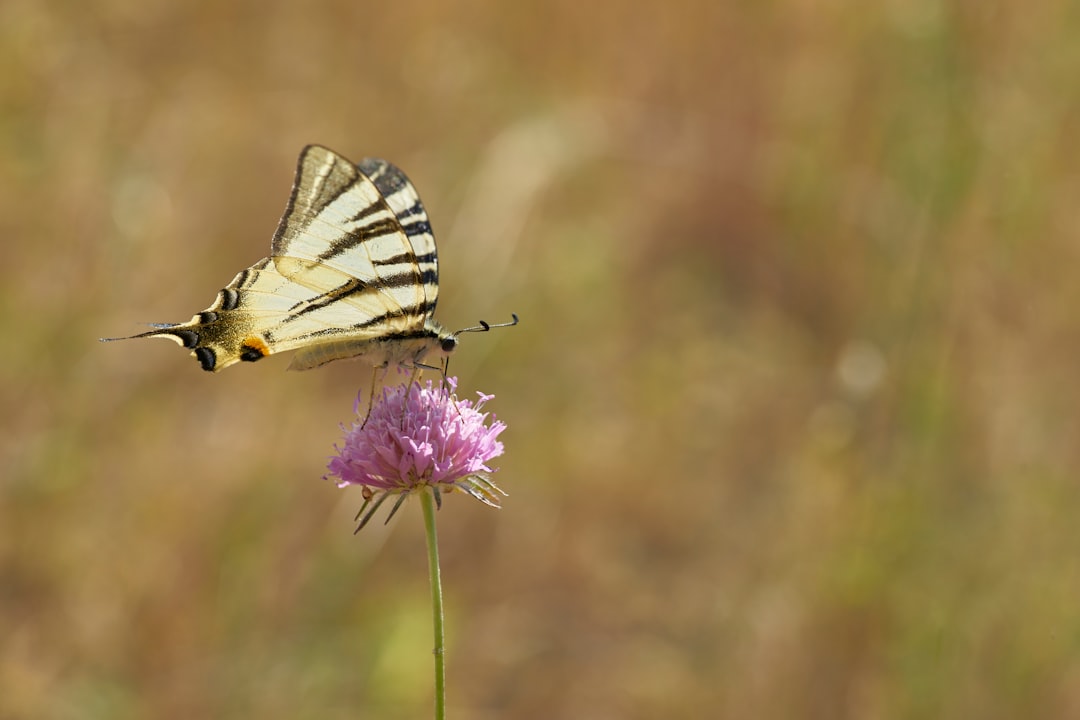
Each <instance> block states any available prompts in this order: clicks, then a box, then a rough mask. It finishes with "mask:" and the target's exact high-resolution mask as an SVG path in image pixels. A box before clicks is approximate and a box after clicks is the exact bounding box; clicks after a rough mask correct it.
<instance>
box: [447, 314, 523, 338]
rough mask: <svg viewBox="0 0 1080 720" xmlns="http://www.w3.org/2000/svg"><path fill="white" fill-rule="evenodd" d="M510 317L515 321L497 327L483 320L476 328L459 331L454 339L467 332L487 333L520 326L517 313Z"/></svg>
mask: <svg viewBox="0 0 1080 720" xmlns="http://www.w3.org/2000/svg"><path fill="white" fill-rule="evenodd" d="M510 317H512V318H514V319H513V320H511V321H510V322H504V323H497V324H495V325H492V324H491V323H489V322H484V321H483V320H481V321H480V324H479V325H475V326H473V327H467V328H462V329H461V330H458V331H457V332H455V333H454V337H457V336H458V335H460V334H461V333H467V332H487V331H488V330H491V329H492V328H501V327H514V326H515V325H517V324H518V322H520V321H519V320H518V316H517V313H510Z"/></svg>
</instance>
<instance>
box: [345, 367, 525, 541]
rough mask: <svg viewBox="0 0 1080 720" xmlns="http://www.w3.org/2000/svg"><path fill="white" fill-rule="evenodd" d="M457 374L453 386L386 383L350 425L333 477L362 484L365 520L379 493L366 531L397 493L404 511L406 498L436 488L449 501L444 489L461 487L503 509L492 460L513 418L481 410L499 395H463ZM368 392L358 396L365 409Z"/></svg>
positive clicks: (438, 498)
mask: <svg viewBox="0 0 1080 720" xmlns="http://www.w3.org/2000/svg"><path fill="white" fill-rule="evenodd" d="M456 387H457V378H448V379H447V381H446V383H445V385H444V384H440V385H437V386H436V385H433V384H432V382H431V381H430V380H429V381H428V382H427V384H426V385H421V384H419V383H417V382H412V383H409V384H407V385H397V386H394V387H388V388H384V389H383V392H382V395H381V396H380V397H378V398H376V399H375V401H374V403H373V407H372V408H371V411H370V413H369V414H368V416H367V419H366V420H364V421H361V422H354V423H353V425H352V427H351V428H345V427H344V426H342V429H343V430H345V439H344V444H343V445H342V446H340V447H339V446H335V447H334V449H335V450H336V451H337V455H335V456H334V457H332V458H331V459H330V462H329V464H328V465H327V469H328V470H329V472H328V473H327V477H336V478H337V479H338V487H345V486H347V485H361V486H363V487H364V498H365V500H366V502H365V503H364V506H363V507H362V508H360V513H359V514H358V515H357V517H358V518H359V517H360V515H361V514H363V513H364V510H365V509H367V508H368V506H369V505H370V504H371V502H372V500H373V499H375V497H376V496H378V498H377V499H375V504H374V506H373V507H372V508H371V509H370V511H368V512H367V514H366V515H364V518H363V520H361V521H360V526H359V527H358V528H357V530H359V529H360V528H362V527H363V526H364V525H365V524H367V522H368V520H370V519H371V516H372V515H374V514H375V511H376V510H378V509H379V506H380V505H381V504H382V503H383V502H384V501H385V500H386V498H387V497H389V496H390V495H399V497H398V501H397V503H396V504H395V505H394V508H393V510H391V511H390V515H389V517H387V520H388V521H389V519H390V517H393V515H394V513H395V512H397V509H398V507H400V506H401V503H402V502H403V501H404V499H405V498H406V497H407V496H408V495H409V494H410V493H412V492H414V491H416V490H422V489H424V488H425V487H431V488H432V489H433V490H434V491H435V500H436V502H437V503H438V504H439V505H440V506H441V504H442V497H441V494H440V493H441V491H449V490H451V489H453V488H458V489H460V490H463V491H464V492H466V493H468V494H469V495H472V496H473V497H474V498H476V499H477V500H479V501H480V502H483V503H485V504H487V505H491V506H492V507H499V496H500V495H502V496H505V495H506V493H504V492H503V491H502V490H500V489H499V487H498V486H496V485H495V483H493V482H492V481H491V479H490V476H489V474H490V473H492V472H494V470H493V469H492V468H490V467H488V464H487V463H488V461H490V460H491V459H492V458H494V457H498V456H499V455H502V453H503V444H502V443H501V442H499V441H498V440H496V438H497V437H498V436H499V433H501V432H502V431H503V430H505V429H506V425H505V423H502V422H499V421H498V420H496V419H495V417H494V416H491V418H490V420H491V422H490V424H488V419H489V417H488V414H487V413H484V412H481V408H483V406H484V404H485V403H487V402H488V401H489V400H491V399H492V397H493V396H492V395H484V394H483V393H477V394H478V395H479V396H480V399H479V400H478V401H477V402H476V403H473V402H472V401H470V400H459V399H458V398H457V397H456V396H455V394H454V392H453V391H454V389H455V388H456ZM362 397H363V393H360V395H358V396H357V399H356V405H355V408H356V410H357V413H358V414H359V408H360V404H361V398H362Z"/></svg>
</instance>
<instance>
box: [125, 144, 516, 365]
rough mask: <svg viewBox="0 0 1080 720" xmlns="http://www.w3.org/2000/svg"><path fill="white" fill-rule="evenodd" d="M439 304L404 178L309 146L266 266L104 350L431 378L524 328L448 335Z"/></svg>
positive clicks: (426, 236)
mask: <svg viewBox="0 0 1080 720" xmlns="http://www.w3.org/2000/svg"><path fill="white" fill-rule="evenodd" d="M438 299H439V261H438V255H437V253H436V250H435V237H434V235H433V234H432V231H431V225H430V223H429V221H428V215H427V212H425V210H424V206H423V204H421V202H420V196H419V195H418V194H417V192H416V189H415V188H414V187H413V185H412V183H411V182H409V179H408V178H407V177H406V176H405V173H403V172H402V171H401V170H399V169H398V168H397V167H395V166H394V165H391V164H390V163H388V162H386V161H385V160H380V159H377V158H367V159H365V160H363V161H362V162H360V164H359V165H354V164H353V163H351V162H350V161H348V160H346V159H345V158H344V157H342V156H341V155H338V154H337V153H335V152H334V151H332V150H329V149H327V148H325V147H321V146H319V145H308V146H307V147H305V148H304V149H303V150H302V151H301V153H300V159H299V161H298V163H297V169H296V179H295V181H294V182H293V189H292V195H291V196H290V198H289V204H288V205H287V206H286V208H285V213H284V215H283V216H282V218H281V221H280V222H279V223H278V228H277V231H276V232H275V233H274V237H273V240H272V241H271V243H270V257H268V258H264V259H262V260H260V261H259V262H257V263H255V264H254V265H252V266H251V267H249V268H247V269H246V270H242V271H241V272H240V273H239V274H238V275H237V276H236V277H235V278H233V280H232V282H230V283H229V284H228V285H226V286H225V287H224V288H223V289H222V290H221V291H220V292H219V293H218V294H217V298H216V299H215V300H214V303H213V305H211V306H210V307H208V308H207V309H206V310H203V311H202V312H200V313H198V314H197V315H195V316H194V317H192V318H191V320H189V321H188V322H186V323H165V324H154V325H153V329H152V330H149V331H148V332H144V333H139V334H138V335H132V336H130V337H127V338H104V339H105V340H130V339H135V338H166V339H169V340H172V341H174V342H176V343H179V344H180V345H182V346H183V347H185V348H190V349H191V351H192V352H191V354H192V355H193V356H194V357H195V359H196V360H198V361H199V364H200V365H201V366H202V369H203V370H207V371H211V372H217V371H219V370H222V369H224V368H227V367H229V366H230V365H234V364H236V363H238V362H255V361H256V360H261V359H262V358H264V357H267V356H268V355H273V354H275V353H279V352H284V351H287V350H296V351H297V352H296V354H295V355H294V356H293V359H292V362H291V364H290V365H289V369H290V370H307V369H310V368H314V367H318V366H320V365H325V364H326V363H328V362H331V361H334V360H341V359H345V358H358V359H361V360H364V361H365V362H367V363H368V364H370V365H372V366H374V367H391V366H394V365H399V366H402V367H407V368H424V367H432V366H431V365H427V364H425V363H424V360H425V359H426V358H427V357H428V356H429V355H431V354H435V355H436V356H438V357H439V358H446V357H448V356H449V354H450V353H451V352H453V350H454V348H455V347H456V345H457V336H458V335H460V334H461V333H463V332H474V331H485V330H489V329H490V328H493V327H505V326H510V325H516V324H517V322H518V317H517V315H516V314H512V315H511V316H512V318H513V320H512V321H511V322H507V323H501V324H498V325H492V324H489V323H486V322H484V321H481V322H480V324H479V325H478V326H476V327H471V328H465V329H463V330H458V331H456V332H448V331H447V330H446V329H444V328H443V327H442V326H441V325H440V324H439V323H438V322H437V321H436V320H435V319H434V313H435V304H436V302H437V301H438ZM444 367H445V366H443V368H444ZM434 369H442V368H434Z"/></svg>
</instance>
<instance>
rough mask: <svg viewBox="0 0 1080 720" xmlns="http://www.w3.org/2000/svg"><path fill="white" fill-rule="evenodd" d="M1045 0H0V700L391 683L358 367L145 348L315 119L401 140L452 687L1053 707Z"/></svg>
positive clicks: (395, 680)
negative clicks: (346, 477)
mask: <svg viewBox="0 0 1080 720" xmlns="http://www.w3.org/2000/svg"><path fill="white" fill-rule="evenodd" d="M1078 24H1080V17H1078V16H1077V13H1076V12H1075V10H1074V9H1073V8H1071V7H1070V6H1069V5H1068V4H1056V3H1036V4H1026V5H1021V4H1019V3H1003V2H996V3H995V2H991V3H979V4H971V3H943V2H931V1H929V0H916V1H915V2H898V1H896V0H892V1H889V2H881V3H861V4H850V3H819V4H814V3H797V2H785V3H769V4H726V5H724V4H716V3H708V2H704V0H684V1H683V2H679V3H674V4H668V5H663V6H660V5H658V6H650V7H648V8H647V9H646V8H644V7H642V8H637V9H633V8H629V7H625V6H623V5H621V4H617V3H610V2H602V3H597V4H593V5H591V6H587V7H580V6H579V4H577V3H570V2H554V3H519V4H517V5H514V6H512V7H511V6H508V5H503V4H498V3H494V2H474V3H450V4H444V5H442V6H439V7H433V6H430V5H429V4H425V3H420V2H415V1H414V0H405V1H404V2H398V3H393V4H375V3H341V2H320V3H314V4H310V5H306V6H301V5H300V4H296V5H292V4H286V3H259V4H255V3H242V2H237V3H227V4H213V3H187V4H182V3H169V2H142V3H131V2H122V1H119V0H117V1H114V2H108V3H98V4H95V5H93V6H89V5H87V6H82V5H72V4H62V3H38V2H30V1H29V0H10V1H9V2H7V3H4V4H3V5H2V6H0V103H2V104H0V187H2V188H4V190H5V192H3V193H0V236H2V237H3V238H4V263H5V278H6V282H4V283H3V285H2V288H0V323H2V325H0V327H2V329H3V336H4V338H5V341H4V351H3V352H2V353H0V403H2V407H3V409H4V410H5V411H6V412H5V413H4V431H3V432H2V433H0V463H2V465H0V468H2V474H0V478H2V484H0V717H4V718H8V717H11V718H97V717H101V718H141V717H154V718H172V717H176V718H189V717H215V718H229V717H252V716H259V717H264V718H293V717H308V716H318V717H325V718H336V717H357V716H360V717H364V716H375V717H383V718H398V717H400V718H412V717H423V716H425V715H426V713H427V712H428V711H429V707H430V703H431V696H430V693H431V688H430V671H429V664H430V659H429V658H430V655H429V653H430V640H429V639H428V629H427V622H428V618H427V614H426V613H427V611H426V605H425V598H426V588H425V585H424V583H425V573H424V569H425V556H424V551H423V546H422V531H421V528H420V519H419V513H418V512H416V511H415V508H412V507H409V508H406V511H405V512H403V513H401V514H400V515H399V518H398V519H397V520H395V521H394V522H393V523H392V524H391V526H390V527H389V528H388V529H382V528H371V529H370V530H365V531H364V532H363V533H361V534H360V535H359V536H358V537H353V536H352V535H351V530H352V527H353V526H352V523H351V517H352V513H353V512H355V510H356V508H358V507H359V505H360V502H361V500H360V498H359V497H358V495H357V494H351V493H342V492H340V491H338V490H336V489H335V488H334V487H333V486H332V485H330V484H329V483H324V482H322V481H320V480H319V478H320V476H321V475H322V473H323V471H324V470H323V469H324V464H325V460H326V457H327V455H328V454H329V452H330V451H331V447H332V445H333V443H334V442H335V441H336V440H337V439H338V436H339V431H338V428H337V424H338V423H339V422H341V421H345V420H347V419H348V417H349V412H350V409H351V405H352V401H353V398H354V397H355V395H356V393H357V392H358V391H359V390H360V389H361V388H364V387H365V384H366V383H367V382H368V378H369V376H368V375H367V374H366V373H364V372H362V371H361V370H360V369H359V368H358V367H357V366H350V365H348V364H342V365H341V366H340V367H334V366H331V367H328V368H326V369H325V370H320V371H318V372H312V373H304V374H286V373H284V372H283V370H284V367H285V365H286V362H285V361H283V360H281V359H271V360H268V361H266V362H265V363H260V364H259V365H256V366H250V367H247V366H245V367H244V368H243V369H240V370H229V371H226V372H224V373H222V374H221V375H218V376H209V375H207V374H204V373H202V372H201V371H199V370H198V368H197V366H196V365H195V363H194V362H193V361H191V360H190V359H188V358H186V357H184V353H182V352H180V351H178V350H177V349H176V348H175V347H173V346H171V345H169V344H168V343H158V344H154V343H144V344H131V345H130V346H128V345H109V346H100V345H98V344H97V342H96V338H98V337H100V336H108V335H120V334H125V333H128V332H134V331H136V330H137V329H138V325H137V323H139V322H145V321H169V320H183V319H186V318H187V317H189V316H190V315H191V314H192V313H194V312H195V311H197V310H199V309H201V308H203V307H205V306H206V305H207V304H209V302H210V301H211V299H212V298H213V294H214V293H215V292H216V291H217V290H218V289H219V288H220V287H221V286H222V285H223V284H224V283H226V282H228V280H229V279H230V278H231V277H232V276H233V274H234V273H235V272H236V271H237V270H239V269H240V268H242V267H246V266H247V265H249V264H251V263H252V262H253V261H255V260H257V259H259V258H260V257H263V256H264V255H265V253H266V250H267V247H268V243H269V237H270V235H271V233H272V232H273V229H274V227H275V226H276V222H277V219H278V217H279V215H280V213H281V211H282V209H283V207H284V203H285V200H286V198H287V193H288V189H289V183H290V181H291V177H292V171H293V166H294V162H295V156H296V153H297V152H298V151H299V149H300V148H301V147H302V146H303V145H304V144H305V143H308V142H319V143H323V144H326V145H328V146H330V147H332V148H334V149H336V150H338V151H340V152H342V153H344V154H346V155H347V156H349V157H353V158H360V157H362V156H364V155H378V156H382V157H386V158H389V159H391V160H392V161H394V162H396V163H397V164H399V165H401V166H402V167H403V168H404V169H405V170H406V171H407V172H408V173H409V175H410V176H411V178H412V179H413V181H414V182H415V183H416V185H417V186H418V188H419V189H420V192H421V194H422V196H423V198H424V201H425V204H426V205H427V207H428V211H429V213H430V215H431V216H432V219H433V225H434V227H435V231H436V234H437V237H438V238H439V242H440V250H441V258H440V259H441V270H442V295H441V303H440V310H439V316H440V318H441V319H442V321H443V322H444V324H446V325H448V326H451V327H460V326H464V325H466V324H471V323H473V322H475V320H476V319H477V318H480V317H482V318H485V319H487V320H491V321H496V320H500V319H502V318H504V317H505V316H507V315H508V313H509V312H510V311H517V312H518V313H520V315H521V316H522V325H520V326H519V327H517V328H515V329H514V330H510V331H502V332H499V333H497V334H491V335H485V336H473V337H469V338H467V340H468V342H467V343H464V344H463V346H462V348H461V350H460V352H459V354H458V355H457V356H456V357H455V360H454V371H455V372H456V373H457V374H459V375H460V377H461V380H462V386H463V388H464V389H465V390H466V391H472V390H474V389H482V390H484V391H486V392H493V393H495V394H496V396H497V397H496V400H495V401H494V402H493V405H492V407H493V409H494V410H495V411H496V412H497V413H498V414H499V416H500V417H501V418H502V419H504V420H506V421H507V422H508V423H509V426H510V429H509V430H508V431H507V433H506V434H505V440H506V443H507V455H506V456H505V458H504V462H502V463H501V466H502V469H501V471H500V473H499V476H498V479H499V482H500V484H501V485H502V486H503V487H505V488H506V489H507V490H509V491H510V493H511V497H510V498H509V499H508V501H507V503H506V506H505V508H504V509H503V510H502V511H500V512H497V513H496V512H492V511H490V510H487V509H485V508H482V507H479V506H477V505H476V504H474V503H470V502H466V501H465V500H463V499H461V498H456V497H455V498H451V499H450V502H448V503H447V505H446V506H445V507H444V509H443V512H442V513H441V514H440V516H439V519H440V523H441V533H442V552H443V555H444V563H445V566H444V582H445V584H446V590H447V594H448V612H449V617H448V624H449V665H448V667H449V674H450V682H449V687H450V697H449V700H450V708H451V712H452V714H453V715H455V716H463V715H467V716H470V717H476V718H484V717H515V718H530V717H544V718H548V717H590V718H606V717H612V718H638V717H640V718H652V717H700V716H709V717H732V718H736V717H737V718H743V717H754V718H763V719H764V718H788V717H801V718H837V717H859V718H893V717H903V718H918V717H935V718H936V717H963V718H967V717H979V718H1014V717H1046V718H1053V717H1060V718H1069V717H1076V716H1078V715H1080V659H1078V649H1080V609H1078V603H1077V598H1078V597H1080V575H1078V558H1080V534H1078V533H1077V530H1076V521H1075V508H1076V507H1077V501H1078V500H1080V497H1078V495H1080V492H1078V487H1077V477H1078V471H1080V443H1077V438H1078V437H1080V434H1078V431H1080V428H1078V417H1080V416H1078V413H1077V410H1076V408H1077V407H1078V405H1080V384H1078V381H1077V379H1076V378H1077V373H1076V370H1075V365H1076V357H1077V353H1078V351H1080V322H1078V315H1077V310H1076V308H1077V307H1080V297H1078V295H1080V285H1078V284H1077V283H1076V282H1075V280H1074V278H1073V275H1074V274H1075V270H1074V269H1075V267H1076V266H1077V259H1078V258H1077V255H1078V250H1080V243H1078V241H1077V232H1078V225H1080V223H1078V219H1077V218H1078V217H1080V216H1078V214H1077V211H1076V209H1075V203H1074V198H1075V197H1076V195H1077V189H1078V175H1077V172H1076V170H1075V161H1074V158H1073V153H1072V145H1073V139H1074V137H1075V135H1076V124H1077V120H1076V119H1077V117H1080V113H1078V110H1080V102H1078V101H1080V91H1078V89H1077V84H1076V82H1075V78H1076V77H1077V73H1078V71H1080V51H1078V50H1077V45H1076V43H1075V42H1074V38H1075V37H1076V33H1077V30H1078V29H1080V28H1078Z"/></svg>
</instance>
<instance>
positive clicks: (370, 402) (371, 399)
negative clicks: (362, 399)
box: [360, 367, 379, 430]
mask: <svg viewBox="0 0 1080 720" xmlns="http://www.w3.org/2000/svg"><path fill="white" fill-rule="evenodd" d="M378 372H379V369H378V368H376V367H373V368H371V392H370V393H368V402H367V413H366V414H365V415H364V422H362V423H361V424H360V429H361V430H363V429H364V427H365V426H366V425H367V421H368V418H370V417H371V408H372V407H374V406H375V375H376V374H378Z"/></svg>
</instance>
